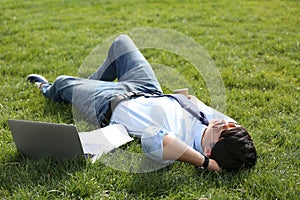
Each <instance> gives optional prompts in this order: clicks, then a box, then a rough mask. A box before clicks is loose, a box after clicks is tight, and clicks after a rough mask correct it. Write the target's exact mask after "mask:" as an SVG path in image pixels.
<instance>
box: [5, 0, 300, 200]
mask: <svg viewBox="0 0 300 200" xmlns="http://www.w3.org/2000/svg"><path fill="white" fill-rule="evenodd" d="M299 13H300V2H299V1H277V0H274V1H267V0H266V1H243V0H242V1H230V0H220V1H206V0H203V1H196V0H194V1H192V0H189V1H179V0H178V1H175V0H174V1H169V0H164V1H156V0H151V1H131V0H124V1H123V0H116V1H108V0H105V1H104V0H101V1H99V0H98V1H97V0H88V1H79V0H73V1H57V0H51V1H48V0H45V1H10V0H1V4H0V22H1V26H0V34H1V40H0V74H1V79H0V85H1V87H0V96H1V100H0V148H1V151H2V153H1V155H0V197H1V199H48V198H49V199H101V198H102V199H164V198H166V199H167V198H169V199H201V198H208V199H298V198H299V196H300V192H299V191H300V173H299V171H300V170H299V169H300V162H299V156H300V155H299V151H300V150H299V145H300V125H299V113H300V26H299V24H300V18H299ZM141 27H159V28H166V29H170V30H174V31H178V32H180V33H182V34H185V35H186V36H188V37H190V38H192V39H193V40H195V41H197V42H198V43H199V44H200V45H202V46H203V47H204V48H205V49H206V50H207V52H208V53H209V54H210V56H211V57H212V59H213V60H214V62H215V65H216V67H217V69H218V70H219V71H220V74H221V77H222V81H223V84H224V87H225V90H226V114H228V115H229V116H232V117H233V118H235V119H236V120H237V121H238V122H239V123H240V124H243V125H244V126H245V127H247V129H248V130H249V132H250V133H251V135H252V138H253V140H254V142H255V144H256V148H257V151H258V163H257V165H256V167H255V168H254V169H252V170H250V171H242V172H240V173H237V174H229V173H208V172H199V171H197V170H195V168H194V167H193V166H191V165H188V164H184V163H179V162H176V163H175V164H173V165H171V166H169V167H167V168H164V169H161V170H158V171H154V172H150V173H140V174H137V173H128V172H121V171H118V170H114V169H111V168H110V167H107V166H106V165H104V164H102V162H97V163H96V164H91V163H90V162H89V161H87V162H86V161H84V160H70V161H66V162H57V161H54V160H50V159H42V160H29V159H27V158H24V157H22V156H21V155H19V154H18V153H17V151H16V148H15V146H14V142H13V139H12V136H11V133H10V130H9V128H8V125H7V119H11V118H13V119H28V120H38V121H47V122H58V123H73V116H72V111H71V107H70V106H69V105H64V104H55V103H52V102H49V101H47V100H46V99H45V98H43V97H42V96H41V95H40V94H39V92H38V91H37V90H36V89H35V88H33V87H32V86H31V85H30V84H28V83H26V81H25V77H26V76H27V75H28V74H30V73H39V74H43V75H45V77H47V78H48V79H49V80H54V79H55V78H56V77H57V76H59V75H61V74H68V75H73V76H77V75H78V70H79V68H80V66H81V65H82V63H83V62H84V60H85V59H86V57H87V56H88V55H89V53H90V52H91V51H92V50H93V49H94V48H95V47H96V46H97V45H98V44H100V43H102V42H103V41H104V40H106V39H107V38H109V37H111V36H112V35H116V34H119V33H123V32H125V31H128V30H131V29H134V28H141ZM158 37H159V36H158ZM145 56H146V57H147V58H148V59H149V61H151V62H159V63H164V64H166V65H168V66H173V67H174V69H175V70H179V71H180V70H181V68H180V69H178V68H176V66H178V65H182V66H183V67H184V68H183V69H184V70H182V71H180V72H182V74H183V75H184V76H185V77H186V79H188V81H189V82H190V84H191V85H192V86H193V90H194V92H195V94H196V95H197V96H198V97H199V98H200V99H202V100H203V101H204V102H206V103H208V104H210V103H211V102H210V99H209V95H208V91H207V88H205V84H203V81H202V80H201V77H200V78H199V77H197V76H195V74H194V71H193V70H192V69H190V68H189V63H188V62H187V61H186V60H184V59H181V58H180V57H178V56H176V55H172V54H171V53H170V52H164V51H159V50H157V49H154V50H145ZM198 81H199V82H200V83H198ZM182 87H184V86H182ZM125 148H128V149H130V150H131V151H140V147H139V142H138V141H135V142H133V143H131V144H129V145H128V146H127V147H125Z"/></svg>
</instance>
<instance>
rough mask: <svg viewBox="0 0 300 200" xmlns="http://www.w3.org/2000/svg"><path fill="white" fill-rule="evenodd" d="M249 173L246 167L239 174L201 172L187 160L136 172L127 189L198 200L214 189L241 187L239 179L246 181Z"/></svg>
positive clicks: (138, 194) (151, 195)
mask: <svg viewBox="0 0 300 200" xmlns="http://www.w3.org/2000/svg"><path fill="white" fill-rule="evenodd" d="M248 175H249V171H247V170H245V171H240V172H238V173H228V172H221V173H216V172H208V171H204V170H203V171H198V170H197V169H195V168H194V167H193V166H191V165H189V164H186V163H175V164H174V165H172V166H168V167H166V168H164V169H161V170H159V171H156V172H151V173H143V174H135V175H133V179H132V181H131V184H130V185H129V186H127V190H128V191H129V192H130V193H132V194H134V196H135V197H147V198H150V199H151V198H158V197H159V198H168V197H170V196H172V197H178V198H181V199H182V198H183V199H184V198H187V199H195V198H201V197H203V196H202V195H203V194H208V192H210V190H211V189H215V190H218V189H220V190H225V191H233V190H239V189H238V188H239V187H240V181H239V180H241V179H242V180H243V179H244V178H246V177H247V176H248ZM178 192H179V193H178ZM180 193H181V194H180ZM197 195H198V196H197ZM204 196H205V195H204ZM205 197H207V196H205Z"/></svg>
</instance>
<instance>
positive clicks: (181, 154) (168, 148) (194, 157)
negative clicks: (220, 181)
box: [163, 134, 221, 171]
mask: <svg viewBox="0 0 300 200" xmlns="http://www.w3.org/2000/svg"><path fill="white" fill-rule="evenodd" d="M163 158H164V159H166V160H178V161H182V162H187V163H190V164H192V165H195V166H197V167H201V166H202V165H203V163H204V156H203V155H201V154H200V153H199V152H197V151H196V150H195V149H193V148H192V147H190V146H188V145H187V144H185V143H184V142H183V141H181V140H180V139H178V138H176V137H175V136H174V135H170V134H168V135H165V136H164V138H163ZM208 170H214V171H220V170H221V169H220V167H219V166H218V164H217V163H216V162H215V161H214V160H212V159H210V162H209V166H208Z"/></svg>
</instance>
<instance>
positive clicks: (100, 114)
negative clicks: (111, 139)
mask: <svg viewBox="0 0 300 200" xmlns="http://www.w3.org/2000/svg"><path fill="white" fill-rule="evenodd" d="M115 79H118V82H113V81H114V80H115ZM41 91H42V93H43V94H44V95H45V96H46V97H47V98H49V99H52V100H54V101H57V102H61V101H63V102H67V103H71V104H72V105H73V114H74V117H75V120H84V121H86V122H88V123H90V124H92V125H94V126H97V127H103V126H106V125H107V123H106V122H105V120H104V115H105V113H106V111H107V109H108V108H109V103H110V101H111V99H112V98H113V97H114V96H115V95H118V94H123V93H126V92H129V91H136V92H138V91H139V92H144V93H151V94H162V90H161V87H160V85H159V83H158V81H157V78H156V77H155V74H154V72H153V70H152V68H151V66H150V64H149V63H148V61H147V60H146V59H145V57H144V56H143V55H142V53H141V52H140V51H139V50H138V48H137V47H136V46H135V44H134V43H133V42H132V40H131V39H130V38H129V37H128V36H127V35H120V36H118V37H117V38H116V40H115V41H114V42H113V43H112V45H111V46H110V49H109V52H108V57H107V58H106V60H105V62H104V63H103V64H102V65H101V66H100V67H99V68H98V69H97V70H96V72H94V73H93V74H92V75H91V76H90V77H89V78H88V79H83V78H75V77H72V76H59V77H58V78H57V79H56V80H55V81H54V83H53V84H49V85H47V84H45V85H43V87H42V88H41Z"/></svg>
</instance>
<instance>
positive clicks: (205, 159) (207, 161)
mask: <svg viewBox="0 0 300 200" xmlns="http://www.w3.org/2000/svg"><path fill="white" fill-rule="evenodd" d="M201 155H202V156H203V158H204V161H203V164H202V166H201V167H200V168H202V169H207V167H208V164H209V158H208V157H207V156H206V155H204V154H201Z"/></svg>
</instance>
